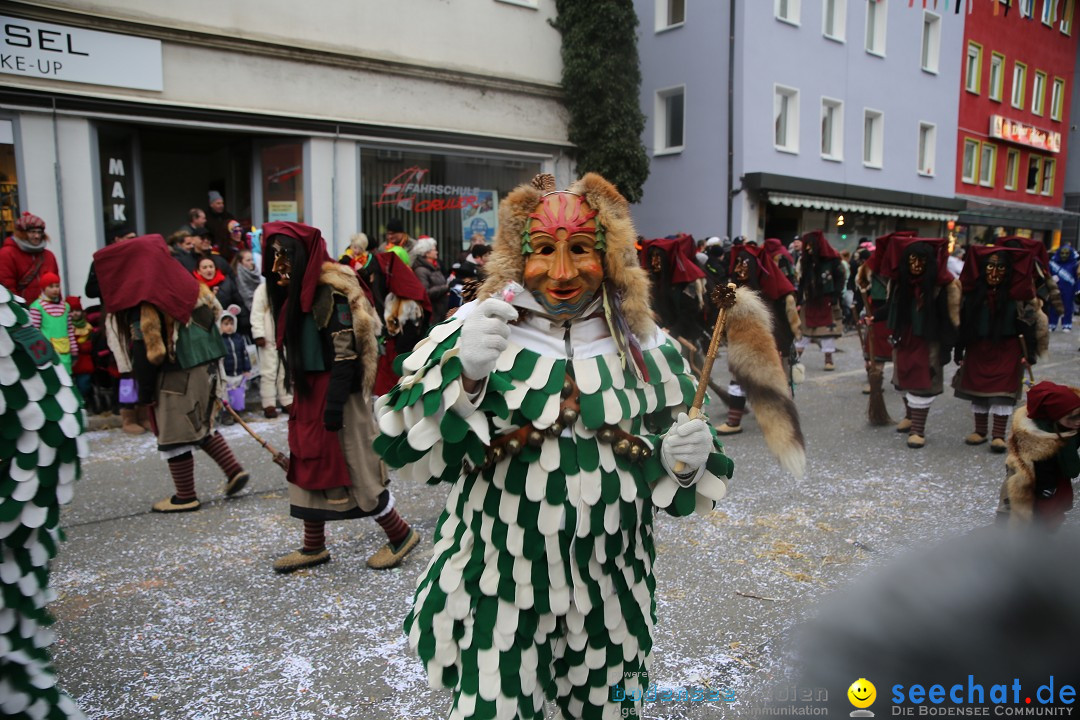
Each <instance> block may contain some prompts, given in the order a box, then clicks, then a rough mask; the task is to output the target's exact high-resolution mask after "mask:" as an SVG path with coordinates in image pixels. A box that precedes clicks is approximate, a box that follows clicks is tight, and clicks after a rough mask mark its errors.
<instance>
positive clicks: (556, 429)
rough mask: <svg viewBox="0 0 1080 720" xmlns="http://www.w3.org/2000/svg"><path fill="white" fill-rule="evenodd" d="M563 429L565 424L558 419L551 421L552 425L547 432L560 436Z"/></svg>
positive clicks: (553, 435)
mask: <svg viewBox="0 0 1080 720" xmlns="http://www.w3.org/2000/svg"><path fill="white" fill-rule="evenodd" d="M562 431H563V424H562V423H561V422H559V421H557V420H556V421H555V422H553V423H551V425H550V426H548V429H547V431H546V432H547V434H548V435H550V436H551V437H559V436H560V435H562Z"/></svg>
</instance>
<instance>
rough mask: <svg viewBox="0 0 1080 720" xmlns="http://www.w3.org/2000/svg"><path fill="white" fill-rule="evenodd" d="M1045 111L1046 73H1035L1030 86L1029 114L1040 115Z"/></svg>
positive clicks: (1038, 71) (1040, 71)
mask: <svg viewBox="0 0 1080 720" xmlns="http://www.w3.org/2000/svg"><path fill="white" fill-rule="evenodd" d="M1045 109H1046V73H1044V72H1043V71H1042V70H1036V71H1035V81H1034V82H1033V83H1032V84H1031V112H1033V113H1035V114H1036V115H1042V114H1043V111H1044V110H1045Z"/></svg>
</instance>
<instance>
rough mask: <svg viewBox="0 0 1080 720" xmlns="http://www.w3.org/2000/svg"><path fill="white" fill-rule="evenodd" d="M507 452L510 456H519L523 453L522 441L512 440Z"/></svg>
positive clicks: (507, 446) (508, 444)
mask: <svg viewBox="0 0 1080 720" xmlns="http://www.w3.org/2000/svg"><path fill="white" fill-rule="evenodd" d="M506 452H507V454H508V455H510V456H514V455H517V454H518V453H520V452H521V441H520V440H518V439H517V438H511V439H510V440H509V441H507V443H506Z"/></svg>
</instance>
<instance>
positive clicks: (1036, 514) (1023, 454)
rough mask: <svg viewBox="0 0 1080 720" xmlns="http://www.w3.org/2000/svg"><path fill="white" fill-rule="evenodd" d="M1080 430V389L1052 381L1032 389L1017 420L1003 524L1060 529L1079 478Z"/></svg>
mask: <svg viewBox="0 0 1080 720" xmlns="http://www.w3.org/2000/svg"><path fill="white" fill-rule="evenodd" d="M1078 430H1080V388H1077V387H1069V386H1066V385H1058V384H1057V383H1052V382H1048V381H1043V382H1040V383H1036V384H1035V385H1032V386H1031V388H1030V389H1029V390H1028V394H1027V402H1026V403H1025V404H1024V405H1021V406H1020V408H1018V409H1017V411H1016V412H1015V413H1014V414H1013V422H1012V433H1011V434H1010V435H1009V454H1008V456H1007V457H1006V459H1005V466H1006V468H1007V469H1008V476H1007V477H1006V478H1005V482H1004V483H1003V484H1002V486H1001V493H1000V503H999V505H998V518H999V519H1001V520H1004V521H1007V522H1008V523H1009V524H1010V525H1012V526H1015V527H1022V526H1027V525H1031V524H1033V523H1038V524H1039V525H1042V526H1043V527H1046V528H1050V529H1055V528H1057V527H1058V526H1060V525H1061V523H1062V522H1063V521H1064V520H1065V513H1066V512H1068V511H1069V510H1071V509H1072V506H1073V486H1072V481H1073V479H1074V478H1076V477H1077V476H1080V436H1078V432H1077V431H1078Z"/></svg>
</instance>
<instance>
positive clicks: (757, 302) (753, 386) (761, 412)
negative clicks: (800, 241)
mask: <svg viewBox="0 0 1080 720" xmlns="http://www.w3.org/2000/svg"><path fill="white" fill-rule="evenodd" d="M735 297H736V302H735V305H734V307H732V308H731V309H730V310H728V314H727V340H728V364H729V365H730V366H731V372H732V374H733V375H734V376H735V381H736V382H737V383H739V385H741V386H742V388H743V390H744V391H745V392H746V396H747V398H748V399H749V400H750V403H751V404H752V405H753V406H754V414H755V415H756V416H757V419H758V423H759V424H760V426H761V431H762V432H763V433H764V435H765V442H766V444H767V445H768V446H769V450H771V451H772V453H773V455H775V456H776V458H777V459H778V460H779V461H780V465H782V466H783V468H784V469H785V470H787V471H788V472H790V473H791V474H792V475H794V476H795V477H796V478H802V476H803V474H804V473H805V472H806V442H805V440H804V439H803V434H802V428H801V427H800V425H799V411H798V410H797V409H796V408H795V401H794V400H793V399H792V397H791V391H790V389H789V388H788V382H787V378H786V377H785V376H784V369H783V365H781V363H780V355H779V353H778V352H777V350H776V342H775V341H774V340H773V336H772V316H771V315H770V313H769V310H768V308H767V307H766V306H765V303H764V302H763V301H762V300H761V298H760V297H759V296H758V294H757V293H756V292H754V291H753V290H750V289H748V288H744V287H742V288H739V289H738V290H737V291H736V292H735Z"/></svg>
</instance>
